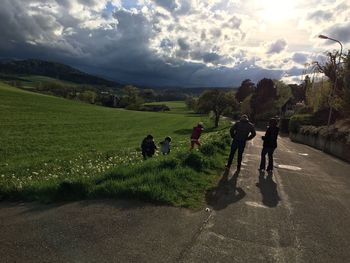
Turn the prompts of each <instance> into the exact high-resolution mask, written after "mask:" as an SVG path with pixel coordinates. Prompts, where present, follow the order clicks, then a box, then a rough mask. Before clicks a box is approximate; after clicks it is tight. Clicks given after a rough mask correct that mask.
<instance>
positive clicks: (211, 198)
mask: <svg viewBox="0 0 350 263" xmlns="http://www.w3.org/2000/svg"><path fill="white" fill-rule="evenodd" d="M238 175H239V172H237V171H236V172H235V173H234V174H233V175H232V177H231V178H230V179H229V171H225V172H224V174H223V175H222V178H221V180H220V181H219V183H218V185H217V186H216V187H213V188H211V189H209V190H208V191H207V194H206V201H207V204H208V205H210V206H212V207H213V209H214V210H222V209H225V208H226V207H227V206H228V205H230V204H233V203H236V202H238V201H239V200H241V199H243V198H244V197H245V195H246V193H245V192H244V191H243V189H242V188H240V187H237V179H238Z"/></svg>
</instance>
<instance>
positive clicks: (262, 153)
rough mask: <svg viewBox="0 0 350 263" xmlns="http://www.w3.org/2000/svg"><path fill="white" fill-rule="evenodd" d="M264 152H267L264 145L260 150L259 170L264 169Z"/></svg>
mask: <svg viewBox="0 0 350 263" xmlns="http://www.w3.org/2000/svg"><path fill="white" fill-rule="evenodd" d="M266 154H267V149H266V147H263V148H262V150H261V161H260V168H259V169H260V170H265V168H266Z"/></svg>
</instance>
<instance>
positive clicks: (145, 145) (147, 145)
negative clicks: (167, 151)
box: [141, 135, 157, 160]
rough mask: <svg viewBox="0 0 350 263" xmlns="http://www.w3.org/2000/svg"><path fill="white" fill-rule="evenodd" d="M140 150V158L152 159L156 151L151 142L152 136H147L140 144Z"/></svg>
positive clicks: (154, 145)
mask: <svg viewBox="0 0 350 263" xmlns="http://www.w3.org/2000/svg"><path fill="white" fill-rule="evenodd" d="M141 149H142V156H143V159H145V160H146V159H147V158H149V157H152V156H153V155H154V153H155V151H156V150H157V146H156V144H155V143H154V141H153V136H152V135H147V136H146V137H145V138H144V139H143V141H142V144H141Z"/></svg>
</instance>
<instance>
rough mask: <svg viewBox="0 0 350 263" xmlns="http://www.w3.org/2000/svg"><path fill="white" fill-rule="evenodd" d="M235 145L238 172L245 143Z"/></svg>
mask: <svg viewBox="0 0 350 263" xmlns="http://www.w3.org/2000/svg"><path fill="white" fill-rule="evenodd" d="M237 144H238V158H237V170H240V169H241V164H242V159H243V152H244V148H245V141H239V142H238V143H237Z"/></svg>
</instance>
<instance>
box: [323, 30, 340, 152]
mask: <svg viewBox="0 0 350 263" xmlns="http://www.w3.org/2000/svg"><path fill="white" fill-rule="evenodd" d="M318 37H319V38H321V39H328V40H332V41H334V42H337V43H338V44H339V45H340V53H339V60H338V63H337V64H336V68H335V70H336V72H335V80H334V84H333V89H332V90H331V94H330V103H329V114H328V122H327V131H329V126H330V124H331V119H332V111H333V107H332V103H331V99H332V98H333V95H334V92H335V89H336V87H337V82H338V74H337V70H338V67H339V64H340V60H341V56H342V53H343V44H342V43H341V42H340V41H339V40H337V39H334V38H331V37H328V36H325V35H319V36H318ZM326 141H327V140H325V146H324V148H326Z"/></svg>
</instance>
